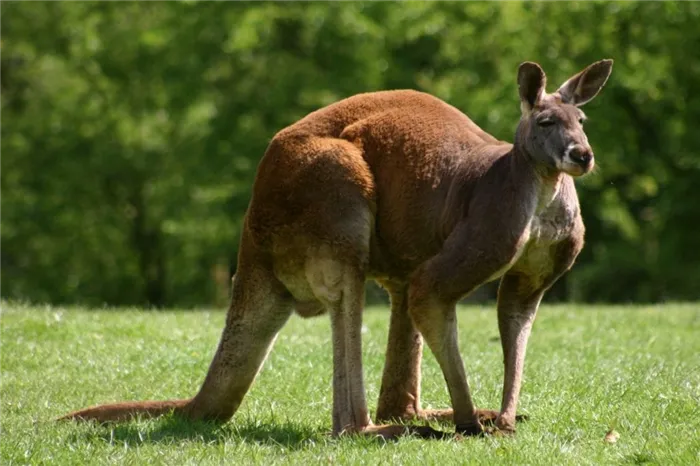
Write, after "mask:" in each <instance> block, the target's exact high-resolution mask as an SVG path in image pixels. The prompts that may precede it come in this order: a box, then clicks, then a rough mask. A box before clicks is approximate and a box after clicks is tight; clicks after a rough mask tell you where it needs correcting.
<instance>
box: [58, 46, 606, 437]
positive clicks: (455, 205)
mask: <svg viewBox="0 0 700 466" xmlns="http://www.w3.org/2000/svg"><path fill="white" fill-rule="evenodd" d="M612 63H613V62H612V60H601V61H598V62H596V63H593V64H592V65H590V66H588V67H587V68H585V69H584V70H583V71H581V72H579V73H578V74H576V75H574V76H573V77H571V78H570V79H569V80H567V81H566V82H565V83H564V84H563V85H562V86H561V87H559V88H558V90H556V91H555V92H554V93H552V94H548V93H547V92H546V91H545V84H546V76H545V73H544V71H543V70H542V68H541V67H540V66H539V65H538V64H536V63H532V62H525V63H522V64H521V65H520V67H519V69H518V74H517V82H518V88H519V94H520V107H521V118H520V121H519V123H518V125H517V129H516V132H515V141H514V143H513V144H509V143H506V142H503V141H500V140H497V139H496V138H494V137H493V136H491V135H489V134H488V133H486V132H485V131H483V130H482V129H481V128H479V127H478V126H477V125H476V124H475V123H474V122H472V120H470V119H469V118H468V117H467V116H466V115H464V114H463V113H462V112H460V111H459V110H457V109H456V108H454V107H452V106H450V105H448V104H447V103H445V102H443V101H442V100H439V99H437V98H435V97H433V96H430V95H428V94H425V93H421V92H417V91H411V90H398V91H381V92H374V93H366V94H359V95H356V96H353V97H350V98H347V99H344V100H341V101H339V102H336V103H335V104H332V105H330V106H328V107H325V108H322V109H320V110H317V111H315V112H313V113H311V114H309V115H307V116H306V117H305V118H303V119H301V120H299V121H298V122H296V123H294V124H292V125H291V126H289V127H287V128H285V129H283V130H281V131H280V132H279V133H277V134H276V135H275V136H274V138H273V139H272V141H271V142H270V144H269V146H268V148H267V150H266V152H265V155H264V157H263V158H262V159H261V161H260V164H259V166H258V170H257V175H256V179H255V182H254V184H253V190H252V198H251V201H250V204H249V208H248V211H247V212H246V216H245V221H244V226H243V231H242V235H241V243H240V250H239V257H238V269H237V272H236V275H235V277H234V280H233V287H232V298H231V304H230V307H229V310H228V314H227V317H226V324H225V328H224V330H223V333H222V335H221V339H220V342H219V345H218V349H217V351H216V353H215V355H214V358H213V361H212V362H211V365H210V367H209V371H208V373H207V375H206V378H205V380H204V382H203V384H202V386H201V388H200V390H199V392H198V393H197V394H196V395H195V396H194V397H193V398H191V399H184V400H173V401H144V402H129V403H117V404H111V405H102V406H97V407H92V408H87V409H84V410H81V411H76V412H73V413H70V414H68V415H66V416H64V417H63V418H61V419H92V420H98V421H103V422H104V421H119V420H126V419H129V418H131V417H133V416H136V415H143V416H157V415H161V414H164V413H167V412H170V411H175V412H176V413H177V414H178V415H181V416H185V417H187V418H191V419H209V420H216V421H222V422H223V421H226V420H228V419H230V418H231V417H232V416H233V414H234V413H235V412H236V410H237V409H238V407H239V405H240V403H241V401H242V399H243V397H244V395H245V394H246V392H247V391H248V390H249V388H250V386H251V384H252V383H253V380H254V379H255V377H256V375H257V373H258V371H259V370H260V368H261V366H262V364H263V362H264V360H265V358H266V356H267V354H268V352H269V351H270V349H271V347H272V345H273V343H274V340H275V338H276V336H277V333H278V332H279V331H280V329H281V328H282V327H283V325H284V324H285V322H286V321H287V319H288V318H289V317H290V315H291V314H292V313H293V312H295V311H296V312H297V313H298V314H299V315H301V316H302V317H312V316H316V315H320V314H322V313H324V312H328V313H329V314H330V320H331V333H332V349H333V410H332V413H333V416H332V417H333V419H332V425H333V427H332V432H333V434H335V435H339V434H341V433H344V432H348V433H363V434H369V435H380V436H384V437H393V436H396V435H399V434H400V433H401V432H404V430H403V429H404V428H403V427H402V426H400V425H392V424H374V423H373V422H372V421H371V420H370V415H369V411H368V408H367V402H366V399H365V388H364V381H363V380H364V379H363V369H362V349H361V326H362V311H363V302H364V294H363V293H364V283H365V280H367V279H370V278H371V279H374V280H376V281H377V282H378V283H380V284H381V285H382V286H383V287H384V288H386V290H387V291H388V293H389V295H390V298H391V319H390V324H389V343H388V347H387V352H386V361H385V367H384V373H383V377H382V385H381V390H380V396H379V404H378V408H377V416H376V419H377V422H380V421H387V420H391V419H398V418H411V417H417V418H431V417H441V418H450V419H452V420H453V422H454V424H455V429H456V432H458V433H461V434H466V435H480V434H483V433H484V432H485V427H484V424H485V422H486V421H487V420H489V419H491V420H494V419H495V426H496V429H498V430H500V431H503V432H507V433H512V432H514V430H515V421H516V407H517V404H518V398H519V393H520V388H521V383H522V374H523V365H524V359H525V349H526V345H527V341H528V337H529V334H530V330H531V327H532V324H533V321H534V319H535V314H536V312H537V309H538V306H539V303H540V300H541V299H542V297H543V295H544V293H545V291H546V290H547V289H548V288H549V287H551V286H552V284H553V283H554V282H555V281H556V280H557V279H558V278H559V277H561V276H562V275H563V274H564V273H565V272H566V271H567V270H569V269H570V268H571V266H572V265H573V263H574V260H575V259H576V257H577V255H578V254H579V252H580V251H581V249H582V247H583V243H584V225H583V222H582V219H581V213H580V209H579V203H578V198H577V195H576V189H575V185H574V181H573V177H578V176H581V175H584V174H586V173H588V172H590V171H591V170H592V169H593V166H594V157H593V151H592V149H591V147H590V145H589V143H588V139H587V137H586V135H585V133H584V130H583V120H584V119H585V117H584V114H583V112H582V111H581V110H580V109H579V107H581V106H582V105H584V104H585V103H587V102H589V101H590V100H591V99H593V98H594V97H595V96H596V95H597V94H598V92H599V91H600V89H601V88H602V87H603V86H604V84H605V83H606V81H607V79H608V77H609V75H610V73H611V71H612ZM496 279H500V284H499V290H498V304H497V315H498V328H499V332H500V335H501V342H502V348H503V355H504V366H505V371H504V383H503V399H502V405H501V408H500V411H499V412H496V411H492V410H479V409H477V408H476V407H475V406H474V403H473V401H472V396H471V390H470V387H469V384H468V383H467V377H466V373H465V368H464V364H463V362H462V357H461V356H460V352H459V348H458V340H457V323H456V312H455V307H456V303H457V302H458V301H459V300H460V299H461V298H462V297H464V296H466V295H468V294H469V293H470V292H472V291H473V290H475V289H476V288H478V287H479V286H480V285H482V284H484V283H486V282H489V281H492V280H496ZM423 339H425V341H426V342H427V344H428V347H429V348H430V350H431V352H432V354H433V355H434V356H435V358H436V359H437V362H438V363H439V365H440V368H441V369H442V372H443V375H444V378H445V381H446V384H447V388H448V391H449V395H450V400H451V405H452V409H451V410H441V411H434V412H431V411H425V410H422V409H421V407H420V363H421V351H422V344H423V343H422V342H423Z"/></svg>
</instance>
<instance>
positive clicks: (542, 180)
mask: <svg viewBox="0 0 700 466" xmlns="http://www.w3.org/2000/svg"><path fill="white" fill-rule="evenodd" d="M507 157H509V159H510V160H509V161H510V176H511V178H512V179H513V184H514V186H516V187H521V188H522V189H524V190H526V191H527V192H528V193H529V195H530V196H534V197H535V199H533V201H535V204H536V206H537V207H536V212H541V211H542V210H544V209H545V208H546V207H548V206H549V205H550V204H551V203H552V202H553V201H554V200H555V199H556V198H557V196H558V194H559V192H560V190H561V186H562V182H563V180H564V177H566V176H568V175H566V174H564V173H562V172H561V171H559V170H556V169H554V168H552V167H549V166H546V165H545V164H543V163H541V162H538V161H537V160H536V159H535V158H534V157H532V156H531V155H530V154H528V153H527V152H526V151H525V150H524V148H522V146H520V145H519V144H517V142H516V144H514V145H513V147H512V148H511V150H510V152H509V153H508V154H507Z"/></svg>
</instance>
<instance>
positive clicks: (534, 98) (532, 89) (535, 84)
mask: <svg viewBox="0 0 700 466" xmlns="http://www.w3.org/2000/svg"><path fill="white" fill-rule="evenodd" d="M546 84H547V76H546V75H545V74H544V71H543V70H542V68H541V67H540V65H538V64H537V63H533V62H529V61H526V62H524V63H521V64H520V67H519V68H518V92H519V93H520V108H521V109H522V111H523V114H525V113H528V112H530V111H531V110H532V109H533V107H534V106H535V105H537V103H538V102H539V101H540V99H541V98H542V95H543V94H544V87H545V85H546Z"/></svg>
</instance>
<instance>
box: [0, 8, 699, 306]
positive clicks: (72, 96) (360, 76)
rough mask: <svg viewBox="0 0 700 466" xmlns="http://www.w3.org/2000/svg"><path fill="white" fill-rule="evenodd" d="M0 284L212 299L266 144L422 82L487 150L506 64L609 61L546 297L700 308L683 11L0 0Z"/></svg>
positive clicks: (508, 81) (568, 68) (692, 36)
mask: <svg viewBox="0 0 700 466" xmlns="http://www.w3.org/2000/svg"><path fill="white" fill-rule="evenodd" d="M2 10H3V11H2V13H3V14H2V18H1V20H2V56H1V57H0V60H1V63H0V65H1V68H0V69H1V72H2V74H1V76H0V85H1V91H2V116H3V119H2V127H1V132H2V134H1V136H2V141H1V149H2V174H1V178H2V180H1V181H2V214H3V218H2V272H3V273H2V291H3V296H4V297H7V298H17V299H27V300H32V301H43V302H52V303H73V302H80V303H85V304H90V305H100V304H102V303H107V304H121V305H153V306H164V305H179V306H194V305H200V304H205V303H212V302H214V301H217V302H218V304H221V301H222V300H223V299H224V295H225V292H222V290H225V289H226V287H227V285H228V277H229V273H228V269H229V268H230V269H231V270H233V269H235V257H236V248H237V243H238V234H239V231H240V226H241V221H242V216H243V213H244V211H245V209H246V206H247V203H248V199H249V195H250V188H251V185H252V180H253V178H254V175H255V169H256V166H257V163H258V161H259V159H260V157H261V156H262V154H263V153H264V150H265V147H266V145H267V143H268V141H269V140H270V138H271V137H272V136H273V135H274V134H275V132H276V131H278V130H279V129H281V128H283V127H284V126H286V125H288V124H290V123H292V122H293V121H295V120H297V119H298V118H300V117H302V116H304V115H305V114H306V113H308V112H310V111H313V110H315V109H317V108H319V107H321V106H324V105H327V104H329V103H331V102H334V101H336V100H339V99H341V98H344V97H347V96H350V95H352V94H355V93H358V92H366V91H371V90H379V89H394V88H416V89H421V90H425V91H427V92H430V93H433V94H435V95H437V96H439V97H441V98H444V99H446V100H447V101H449V102H450V103H452V104H453V105H455V106H457V107H458V108H461V109H462V110H464V111H465V112H466V113H467V114H469V115H470V116H471V117H472V118H473V119H474V120H475V121H476V122H477V123H478V124H479V125H481V126H482V127H484V128H485V129H486V130H487V131H490V132H492V133H493V134H494V135H496V136H497V137H499V138H502V139H506V140H512V134H513V132H514V130H515V125H516V123H517V119H518V115H519V106H518V101H517V90H516V86H515V73H516V69H517V65H518V64H519V63H520V62H522V61H524V60H535V61H538V62H540V63H541V64H542V65H543V66H544V68H545V70H546V71H548V72H549V82H550V88H552V87H553V86H555V85H556V84H559V83H560V82H562V81H563V80H564V79H566V78H567V77H568V76H569V75H571V74H572V73H574V72H576V71H577V70H578V69H580V68H582V67H583V66H585V65H587V64H588V63H590V62H592V61H595V60H598V59H600V58H603V57H612V58H614V59H615V60H616V64H615V69H614V72H613V77H612V79H611V81H610V83H609V84H608V86H607V87H606V89H605V90H604V93H603V97H602V98H600V99H597V100H596V101H594V102H593V103H591V104H590V105H589V106H587V107H586V111H587V113H589V114H590V115H591V117H592V118H591V120H590V123H588V125H589V129H588V132H589V135H590V137H591V141H592V144H593V147H594V149H595V150H596V153H597V155H598V164H599V167H600V168H599V170H598V172H597V173H596V174H594V175H592V176H589V177H587V178H586V179H584V180H582V181H580V182H579V188H580V194H581V198H582V205H583V211H584V215H585V219H586V224H587V228H588V234H587V241H588V245H587V247H586V249H584V253H583V254H582V256H581V257H580V259H579V261H578V263H577V265H576V267H575V268H574V270H573V272H572V273H570V274H569V275H568V276H567V277H566V278H565V279H564V280H562V281H561V282H560V283H559V284H558V285H557V286H556V289H555V290H554V292H553V293H552V294H551V295H550V297H551V298H552V299H577V300H588V301H656V300H664V299H673V300H679V299H697V298H698V297H700V293H699V292H698V287H697V284H696V278H695V277H696V275H697V273H698V271H699V270H700V248H698V247H697V244H698V239H697V238H698V235H697V233H696V225H697V220H698V218H700V202H698V201H699V200H700V198H699V197H698V195H697V189H696V186H697V183H698V182H700V155H699V154H698V152H699V151H700V134H699V133H698V132H697V131H694V128H693V125H692V122H693V121H697V120H696V118H698V117H700V97H698V95H697V92H695V90H696V89H697V88H698V87H699V86H700V60H698V57H697V54H696V52H695V45H696V44H698V39H700V31H699V30H698V28H697V26H696V25H697V24H698V19H700V5H699V4H697V3H666V2H660V3H646V2H643V3H597V2H596V3H590V2H585V3H566V4H554V3H462V2H440V3H432V2H429V3H413V2H409V3H391V2H368V3H270V2H259V3H258V2H251V3H226V2H222V3H218V2H212V3H200V2H177V3H175V2H167V3H163V2H158V3H150V2H128V3H121V2H106V3H104V2H65V3H58V2H56V3H54V2H31V3H23V2H11V3H5V4H3V7H2Z"/></svg>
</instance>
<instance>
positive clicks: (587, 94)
mask: <svg viewBox="0 0 700 466" xmlns="http://www.w3.org/2000/svg"><path fill="white" fill-rule="evenodd" d="M612 66H613V61H612V60H610V59H606V60H600V61H597V62H595V63H593V64H592V65H590V66H589V67H587V68H586V69H585V70H583V71H581V72H580V73H578V74H576V75H574V76H572V77H571V78H569V80H568V81H566V82H565V83H564V84H562V85H561V87H560V88H559V90H558V92H559V95H560V96H561V99H562V101H564V102H565V103H567V104H572V105H576V106H577V107H580V106H582V105H584V104H586V103H588V102H590V101H591V100H593V98H594V97H595V96H596V95H598V92H600V90H601V89H602V88H603V86H604V85H605V83H606V82H607V80H608V77H609V76H610V73H611V72H612Z"/></svg>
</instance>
